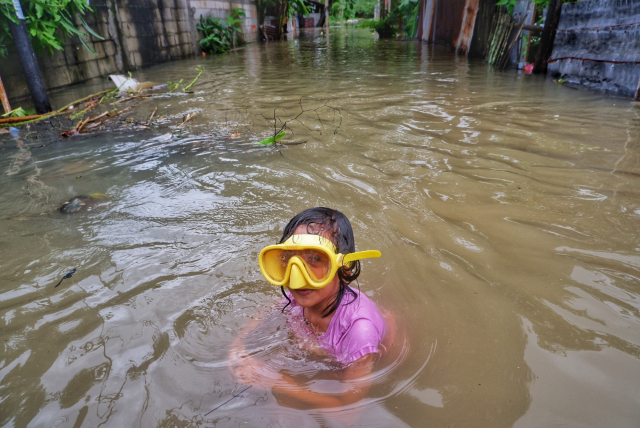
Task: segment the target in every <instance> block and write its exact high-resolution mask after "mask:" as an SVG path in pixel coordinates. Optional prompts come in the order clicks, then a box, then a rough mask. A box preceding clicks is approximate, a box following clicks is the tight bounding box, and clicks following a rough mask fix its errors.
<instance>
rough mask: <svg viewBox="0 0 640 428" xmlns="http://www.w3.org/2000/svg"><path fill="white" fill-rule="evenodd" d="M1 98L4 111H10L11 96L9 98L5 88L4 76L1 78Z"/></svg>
mask: <svg viewBox="0 0 640 428" xmlns="http://www.w3.org/2000/svg"><path fill="white" fill-rule="evenodd" d="M0 100H2V108H4V112H5V113H9V112H10V111H11V104H9V98H7V92H6V91H5V90H4V85H3V84H2V78H0Z"/></svg>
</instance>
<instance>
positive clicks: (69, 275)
mask: <svg viewBox="0 0 640 428" xmlns="http://www.w3.org/2000/svg"><path fill="white" fill-rule="evenodd" d="M74 273H76V268H73V270H70V271H69V272H67V273H66V274H65V275H64V276H63V277H62V279H61V280H60V282H59V283H57V284H56V285H55V287H53V288H56V287H57V286H58V285H60V284H62V281H63V280H65V279H67V278H71V277H72V276H73V274H74Z"/></svg>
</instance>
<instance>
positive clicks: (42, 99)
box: [8, 0, 51, 114]
mask: <svg viewBox="0 0 640 428" xmlns="http://www.w3.org/2000/svg"><path fill="white" fill-rule="evenodd" d="M13 6H14V7H15V9H16V17H17V18H18V24H15V23H14V22H13V21H11V20H8V22H9V27H10V28H11V35H12V36H13V42H14V44H15V45H16V49H17V50H18V59H19V60H20V65H21V66H22V72H23V73H24V77H25V79H26V80H27V86H29V92H30V93H31V99H32V100H33V105H34V107H35V108H36V112H37V113H39V114H42V113H49V112H50V111H51V103H50V102H49V96H48V95H47V88H46V87H45V86H44V81H43V79H42V73H41V72H40V67H39V66H38V60H37V59H36V54H35V52H33V46H32V45H31V39H30V38H29V31H28V30H27V25H26V24H25V22H24V15H23V14H22V7H21V6H20V0H13Z"/></svg>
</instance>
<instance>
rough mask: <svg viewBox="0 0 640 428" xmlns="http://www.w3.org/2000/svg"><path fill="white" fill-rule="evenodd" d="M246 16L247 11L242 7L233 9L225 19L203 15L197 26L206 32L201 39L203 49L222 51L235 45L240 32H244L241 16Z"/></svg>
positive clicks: (211, 51)
mask: <svg viewBox="0 0 640 428" xmlns="http://www.w3.org/2000/svg"><path fill="white" fill-rule="evenodd" d="M245 16H246V14H245V11H244V9H242V8H237V9H232V11H231V15H227V17H226V19H225V20H221V19H220V18H212V17H211V16H207V17H206V18H204V17H202V15H201V16H200V22H199V23H198V24H197V25H196V28H197V29H198V30H199V31H202V33H203V34H204V38H202V39H201V40H200V47H201V48H202V50H203V51H205V52H210V53H220V52H224V51H228V50H229V49H231V48H232V47H235V46H236V40H237V38H238V34H239V33H241V32H242V27H241V26H240V24H242V20H241V19H240V18H241V17H242V18H244V17H245Z"/></svg>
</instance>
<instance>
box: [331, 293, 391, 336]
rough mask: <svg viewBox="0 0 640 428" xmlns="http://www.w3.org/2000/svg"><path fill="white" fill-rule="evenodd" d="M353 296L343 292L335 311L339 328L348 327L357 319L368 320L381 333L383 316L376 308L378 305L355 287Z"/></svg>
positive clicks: (383, 323)
mask: <svg viewBox="0 0 640 428" xmlns="http://www.w3.org/2000/svg"><path fill="white" fill-rule="evenodd" d="M352 290H353V292H354V293H355V296H354V295H353V294H351V293H350V292H347V293H345V295H344V298H343V299H342V302H341V304H340V307H339V308H338V311H336V317H337V318H338V321H339V324H340V327H341V329H348V328H349V327H351V326H352V325H353V324H354V323H355V322H356V321H358V320H369V321H371V322H372V323H373V324H374V325H375V326H376V328H378V329H379V330H380V331H381V333H382V332H383V331H384V330H385V328H384V325H385V322H384V318H383V317H382V315H381V314H380V311H379V310H378V306H377V305H376V304H375V303H374V302H373V301H372V300H371V299H369V297H367V295H366V294H364V293H362V292H361V291H359V290H357V289H353V288H352Z"/></svg>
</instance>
